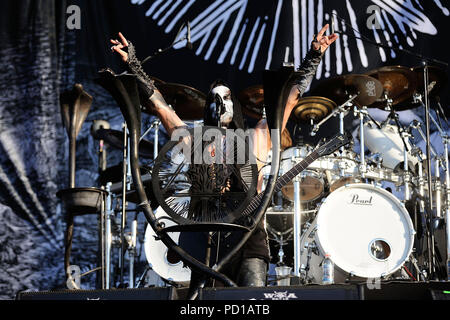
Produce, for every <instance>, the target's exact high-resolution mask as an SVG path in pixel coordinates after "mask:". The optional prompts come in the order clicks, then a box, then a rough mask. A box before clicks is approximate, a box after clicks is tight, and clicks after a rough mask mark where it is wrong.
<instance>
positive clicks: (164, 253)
mask: <svg viewBox="0 0 450 320" xmlns="http://www.w3.org/2000/svg"><path fill="white" fill-rule="evenodd" d="M183 199H184V198H183V197H179V198H177V199H175V201H184V200H183ZM155 216H156V218H161V217H169V215H168V214H167V213H166V212H165V211H164V210H163V209H162V208H161V207H158V208H157V209H156V211H155ZM161 222H164V224H165V226H166V227H170V226H172V225H175V224H176V223H175V222H173V221H172V220H169V219H163V220H161ZM168 234H169V236H170V237H171V238H172V240H173V241H175V243H177V244H178V240H179V237H180V233H179V232H170V233H168ZM155 237H156V233H155V231H154V230H153V228H152V227H151V226H150V225H149V224H148V225H147V228H146V230H145V238H144V250H145V257H146V258H147V262H148V263H149V265H150V267H151V268H152V269H153V271H155V272H156V273H157V274H158V275H159V276H160V277H161V278H163V279H165V280H168V281H171V282H175V283H180V284H182V283H188V282H189V281H190V279H191V269H190V268H188V267H185V266H183V261H181V259H180V258H179V257H178V255H177V254H175V253H172V252H171V251H169V249H168V248H167V247H166V245H165V244H164V243H163V242H162V241H161V240H156V239H155Z"/></svg>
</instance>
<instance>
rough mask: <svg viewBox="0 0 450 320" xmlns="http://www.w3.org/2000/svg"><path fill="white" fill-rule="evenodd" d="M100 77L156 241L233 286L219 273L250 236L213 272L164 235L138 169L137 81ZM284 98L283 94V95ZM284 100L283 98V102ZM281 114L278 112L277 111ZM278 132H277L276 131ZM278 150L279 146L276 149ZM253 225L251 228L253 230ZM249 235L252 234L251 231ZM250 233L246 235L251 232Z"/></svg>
mask: <svg viewBox="0 0 450 320" xmlns="http://www.w3.org/2000/svg"><path fill="white" fill-rule="evenodd" d="M99 74H100V78H99V79H96V82H97V83H98V84H99V85H101V86H102V87H103V88H105V89H106V90H107V91H108V92H109V93H110V94H111V95H112V96H113V98H114V99H115V100H116V102H117V104H118V105H119V107H120V109H121V111H122V114H123V116H124V118H125V121H126V122H127V125H128V129H129V137H130V165H131V172H132V177H133V183H134V186H135V188H136V192H137V195H138V198H139V201H140V203H139V205H138V207H139V209H140V210H141V211H142V212H143V213H144V215H145V217H146V219H147V221H148V223H149V224H150V226H151V227H152V228H153V230H154V231H155V233H156V234H157V236H158V238H159V239H160V240H161V241H162V242H163V243H164V244H165V245H166V246H167V247H168V248H169V249H170V250H173V252H174V253H176V254H178V255H179V256H180V258H181V259H182V260H183V262H185V263H186V264H187V265H188V266H189V267H191V268H195V269H197V270H199V271H200V272H201V273H203V274H207V275H208V276H210V277H212V278H214V279H217V280H219V281H221V282H223V283H224V284H225V285H227V286H231V287H232V286H236V284H235V283H234V282H233V281H231V280H230V279H229V278H228V277H226V276H225V275H223V274H221V273H220V272H218V270H220V269H221V267H222V266H223V265H224V264H225V263H226V262H228V261H229V259H230V258H231V257H232V256H233V255H234V254H235V253H236V252H237V251H238V250H239V249H240V248H241V247H242V245H243V243H245V241H246V240H247V239H248V237H249V236H250V234H247V235H246V239H245V241H241V242H240V243H239V244H238V245H237V246H236V247H235V248H234V250H233V251H232V252H230V254H229V255H228V256H227V257H226V258H225V261H223V262H222V263H221V264H220V265H217V266H216V267H215V268H214V269H212V268H210V267H208V266H207V265H205V264H204V263H201V262H200V261H198V260H197V259H195V258H193V257H192V256H191V255H189V254H188V253H187V252H186V251H185V250H183V249H182V248H181V247H180V246H178V245H177V244H176V243H175V242H174V241H173V240H172V238H170V237H169V235H168V234H167V232H166V231H165V230H164V229H163V227H162V226H161V225H160V224H159V223H158V220H157V219H156V216H155V215H154V213H153V211H152V210H151V207H150V204H149V201H148V198H147V195H146V193H145V190H144V186H143V183H142V177H141V173H140V170H139V158H138V142H139V138H140V130H141V110H140V102H139V94H138V89H137V84H136V79H135V77H134V76H133V75H130V74H119V75H116V74H115V73H114V72H113V71H112V70H110V69H105V70H101V71H100V72H99ZM285 96H286V94H285ZM285 99H286V97H284V99H282V101H285ZM278 113H280V114H281V111H280V112H278ZM276 123H277V127H276V128H280V127H281V116H280V115H278V117H277V120H276ZM278 131H279V130H278ZM279 142H280V135H279V133H278V135H277V144H278V145H279ZM278 148H279V146H278ZM278 167H279V155H278V156H277V157H275V166H274V168H273V169H272V171H276V173H277V171H278ZM274 177H275V175H273V176H272V177H271V179H269V183H268V186H267V188H266V190H265V192H264V198H263V203H262V205H261V206H260V208H259V209H258V211H257V213H256V217H257V219H256V221H257V222H259V220H260V219H261V217H262V216H263V213H264V211H265V209H266V207H267V205H268V204H269V201H270V199H271V195H272V192H273V189H274V187H275V179H274ZM255 226H256V224H255V225H254V226H253V228H254V227H255ZM250 232H251V231H250ZM250 232H249V233H250Z"/></svg>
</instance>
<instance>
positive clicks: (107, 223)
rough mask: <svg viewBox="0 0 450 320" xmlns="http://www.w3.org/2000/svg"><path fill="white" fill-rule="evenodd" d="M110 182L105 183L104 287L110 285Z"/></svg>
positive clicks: (107, 287)
mask: <svg viewBox="0 0 450 320" xmlns="http://www.w3.org/2000/svg"><path fill="white" fill-rule="evenodd" d="M111 185H112V183H111V182H108V183H107V184H106V192H107V193H108V195H107V196H106V208H105V209H106V210H105V216H106V217H105V228H104V230H105V235H104V239H105V243H104V245H105V247H104V249H103V250H104V259H105V262H104V264H105V288H104V289H110V285H111V279H110V276H111V249H112V229H111V219H113V216H114V209H113V207H112V193H111Z"/></svg>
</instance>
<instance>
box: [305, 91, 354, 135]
mask: <svg viewBox="0 0 450 320" xmlns="http://www.w3.org/2000/svg"><path fill="white" fill-rule="evenodd" d="M357 96H358V95H349V99H348V100H347V101H345V102H344V103H343V104H341V105H339V106H338V107H336V108H334V110H333V111H332V112H331V113H330V114H329V115H327V116H326V117H324V118H323V119H322V120H320V121H319V122H318V123H316V124H313V127H312V130H311V132H310V135H311V136H315V135H316V133H317V131H319V129H320V126H321V125H323V124H324V123H325V122H326V121H328V119H330V118H331V117H335V116H336V113H339V133H341V134H343V133H344V117H345V116H346V115H347V114H348V112H349V110H348V109H346V107H350V106H352V104H351V102H352V101H353V100H354V99H355V98H356V97H357Z"/></svg>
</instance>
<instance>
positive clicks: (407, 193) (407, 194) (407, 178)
mask: <svg viewBox="0 0 450 320" xmlns="http://www.w3.org/2000/svg"><path fill="white" fill-rule="evenodd" d="M387 103H388V106H387V108H386V110H388V111H389V115H388V118H387V119H386V122H389V120H391V119H392V120H394V122H395V125H396V127H397V132H398V134H399V136H400V139H401V140H402V143H403V184H404V187H405V189H404V201H408V200H411V189H410V182H411V174H410V173H409V164H408V152H410V150H409V148H408V142H409V141H408V139H409V137H411V135H410V134H409V132H408V131H407V130H406V129H405V128H404V127H403V126H402V124H401V123H400V121H399V119H398V114H397V113H396V112H395V111H394V109H393V108H392V100H391V99H387Z"/></svg>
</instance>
